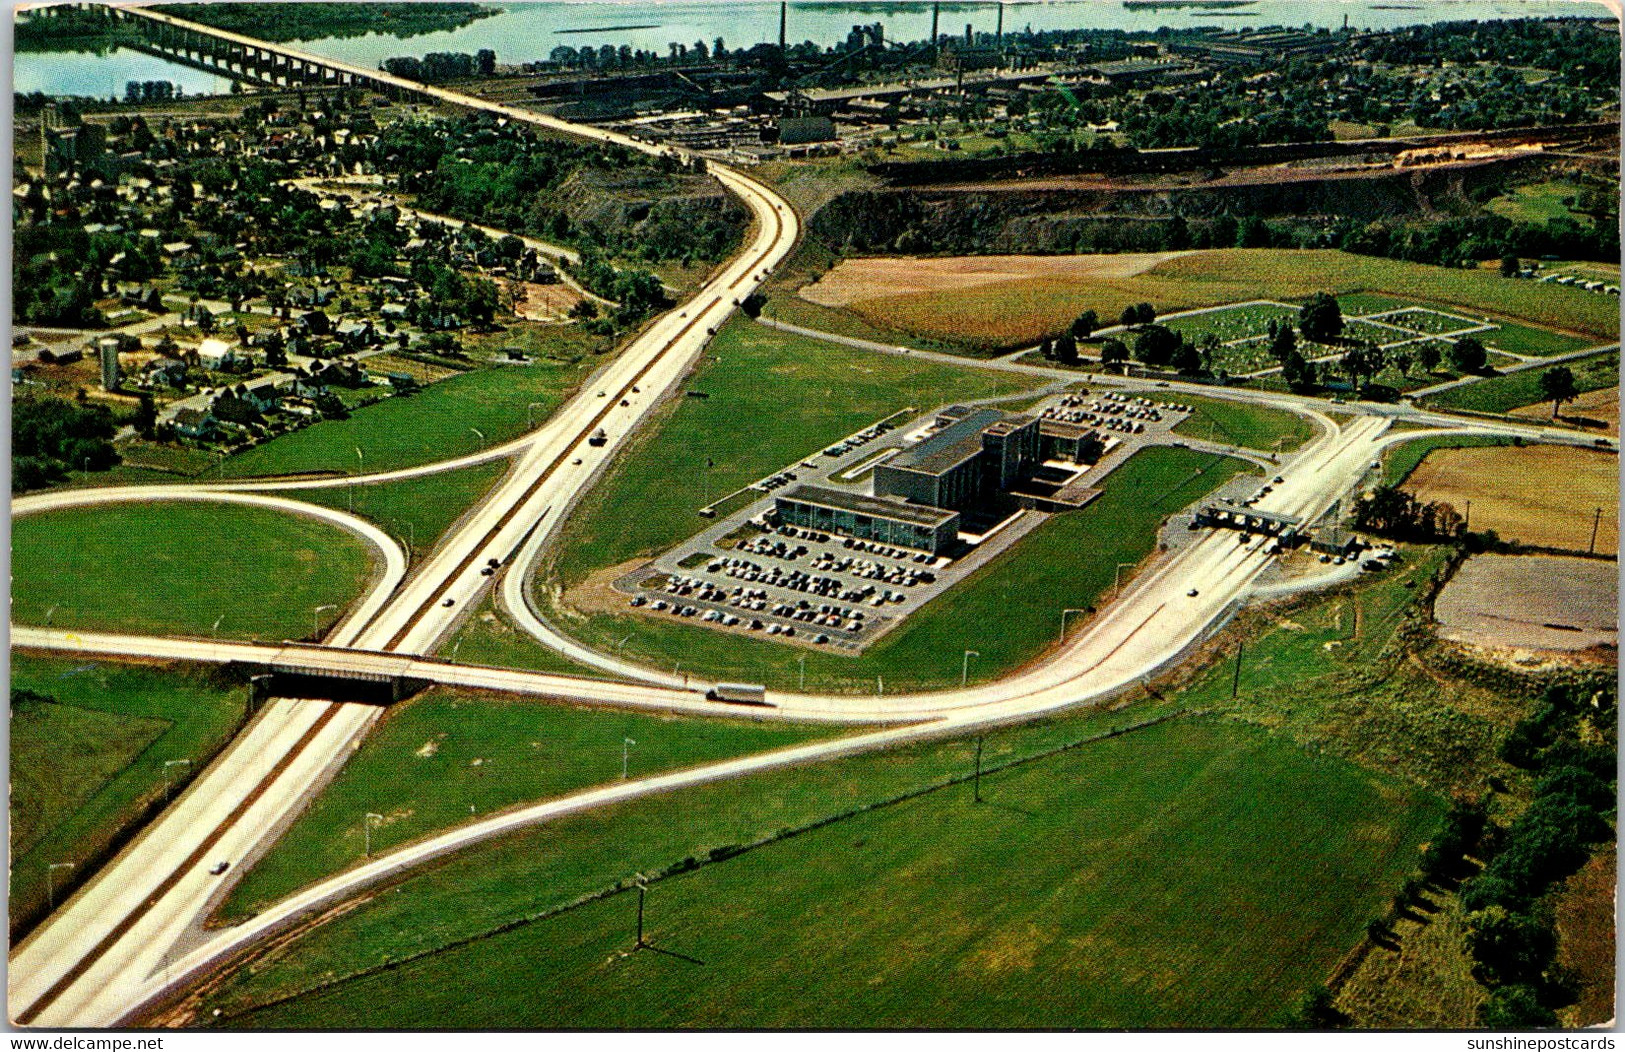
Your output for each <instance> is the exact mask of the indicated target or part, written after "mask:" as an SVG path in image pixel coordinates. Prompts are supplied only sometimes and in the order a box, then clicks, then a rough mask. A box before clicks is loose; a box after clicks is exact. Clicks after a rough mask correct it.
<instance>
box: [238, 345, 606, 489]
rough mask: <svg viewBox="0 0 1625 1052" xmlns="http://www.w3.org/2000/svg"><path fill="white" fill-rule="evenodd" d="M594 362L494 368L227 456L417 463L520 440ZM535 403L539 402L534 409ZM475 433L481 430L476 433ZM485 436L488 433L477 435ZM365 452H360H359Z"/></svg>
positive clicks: (314, 463) (332, 464)
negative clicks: (518, 438) (359, 451)
mask: <svg viewBox="0 0 1625 1052" xmlns="http://www.w3.org/2000/svg"><path fill="white" fill-rule="evenodd" d="M592 364H594V363H592V362H591V361H588V362H586V363H584V364H581V363H578V364H562V363H559V362H540V363H536V364H530V365H506V366H492V367H490V368H485V369H476V370H473V371H471V372H467V373H462V374H461V375H458V376H454V377H451V378H450V379H448V380H442V381H440V382H439V383H436V384H433V385H431V386H429V387H426V388H424V389H423V390H421V391H418V392H416V393H413V394H410V395H404V396H398V397H394V398H386V399H384V400H383V401H382V402H379V403H377V404H375V405H370V406H366V407H364V408H361V409H358V410H356V411H355V412H354V413H352V414H351V415H350V417H349V419H346V420H324V421H322V422H320V423H317V424H313V425H311V426H310V427H307V428H304V429H303V430H300V431H295V432H292V433H291V434H286V435H282V436H280V437H278V438H275V439H272V440H271V441H269V442H267V443H265V444H264V445H259V446H255V447H254V448H253V449H249V450H247V451H245V452H242V453H239V454H237V455H236V456H233V457H230V458H228V459H227V460H226V461H225V463H224V465H222V471H223V472H224V474H225V475H226V476H227V477H231V478H247V477H253V476H261V475H289V474H296V473H299V472H315V471H329V472H335V473H338V474H350V473H353V472H355V471H356V469H357V468H358V467H360V468H362V469H364V470H365V471H368V472H374V471H391V470H394V469H396V468H408V467H416V466H417V465H419V464H428V463H432V462H434V461H438V460H449V459H451V458H452V457H458V456H463V455H465V454H468V453H475V452H478V451H479V450H481V449H485V448H487V447H489V446H493V445H497V444H499V443H502V442H506V441H508V440H510V439H513V438H517V437H518V436H520V435H521V434H523V433H525V432H526V431H528V430H529V429H530V419H532V417H534V419H535V420H537V421H538V422H539V421H541V420H543V419H545V418H546V416H547V414H549V413H551V412H553V410H555V409H557V408H558V407H559V405H560V404H562V403H563V401H564V398H565V396H566V394H567V393H568V392H569V391H570V389H571V388H573V387H574V386H575V385H576V384H577V383H579V382H580V381H581V379H582V378H583V377H584V376H585V373H586V370H587V369H588V368H589V367H590V366H591V365H592ZM533 402H540V403H541V405H539V406H537V407H536V408H535V409H534V410H532V409H530V405H531V403H533ZM476 431H478V432H479V434H476ZM482 434H483V436H484V437H483V438H482V437H480V436H481V435H482ZM358 448H359V449H360V450H361V451H362V454H363V456H362V458H360V459H358V458H357V457H356V450H357V449H358Z"/></svg>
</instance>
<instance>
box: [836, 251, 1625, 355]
mask: <svg viewBox="0 0 1625 1052" xmlns="http://www.w3.org/2000/svg"><path fill="white" fill-rule="evenodd" d="M863 262H864V261H861V260H859V261H854V262H853V263H849V264H847V265H848V266H852V265H861V264H862V263H863ZM879 262H882V263H883V262H885V261H879ZM974 263H975V260H974V258H973V257H968V258H967V265H973V264H974ZM1319 291H1329V292H1333V293H1339V294H1341V293H1355V292H1369V293H1376V294H1388V295H1393V296H1399V297H1403V298H1405V300H1406V301H1407V302H1411V303H1415V302H1419V301H1421V302H1427V303H1431V304H1437V305H1440V306H1442V307H1446V308H1450V307H1454V308H1458V309H1464V310H1470V311H1473V312H1475V313H1476V314H1478V315H1485V316H1489V317H1491V318H1492V319H1507V320H1512V319H1516V320H1519V321H1524V322H1529V323H1533V324H1535V325H1540V326H1548V327H1550V328H1553V329H1558V330H1561V331H1564V332H1569V333H1573V334H1576V335H1578V336H1582V337H1591V338H1596V339H1598V340H1599V341H1600V340H1611V339H1617V338H1618V335H1619V317H1618V313H1617V311H1618V307H1617V304H1616V303H1615V301H1614V300H1613V299H1612V298H1611V297H1607V296H1595V295H1592V294H1590V293H1587V292H1584V291H1580V290H1576V289H1572V288H1567V287H1564V286H1558V285H1550V284H1543V283H1540V282H1531V281H1518V280H1514V279H1508V278H1502V277H1501V276H1500V275H1499V274H1497V273H1494V272H1490V271H1483V270H1453V269H1448V268H1444V267H1432V266H1427V265H1425V264H1419V263H1405V262H1401V261H1398V260H1390V259H1381V258H1377V257H1373V256H1358V255H1353V254H1351V253H1346V252H1339V251H1336V250H1333V249H1311V250H1297V249H1217V250H1210V251H1202V252H1191V253H1187V254H1184V255H1180V256H1177V257H1175V258H1173V259H1169V260H1165V261H1163V262H1161V263H1159V264H1157V265H1156V266H1154V267H1152V268H1151V269H1150V270H1147V271H1146V272H1145V273H1142V274H1136V275H1132V276H1126V277H1096V278H1090V279H1087V280H1084V279H1076V280H1071V279H1067V278H1065V277H1058V276H1054V275H1050V276H1045V277H1037V278H1031V279H1015V280H1010V281H1003V282H998V283H994V284H987V285H981V286H978V287H975V288H969V289H952V290H945V291H935V292H918V293H909V294H905V295H891V296H879V297H876V298H870V299H862V298H860V299H856V300H854V301H852V302H851V303H850V304H849V305H848V306H847V307H846V309H847V310H849V311H851V312H853V313H855V314H857V315H858V316H859V317H861V318H864V319H865V320H867V321H868V322H870V323H871V324H874V325H878V326H882V327H885V328H888V329H891V330H894V331H898V332H904V333H918V334H921V335H923V336H927V337H933V338H936V339H947V340H955V341H960V342H962V343H963V344H965V345H966V346H967V347H968V348H972V349H977V348H981V349H989V348H995V347H999V348H1002V347H1017V346H1026V345H1030V344H1032V343H1034V342H1036V341H1037V340H1039V339H1041V338H1042V337H1043V336H1045V335H1049V334H1054V333H1057V332H1060V331H1061V330H1062V329H1064V328H1065V327H1066V326H1068V325H1070V324H1071V322H1072V319H1074V318H1076V317H1077V316H1078V315H1079V314H1080V313H1082V312H1083V311H1084V310H1088V309H1093V310H1095V311H1096V312H1097V313H1098V314H1099V315H1100V317H1101V318H1102V319H1106V320H1108V321H1110V320H1115V319H1116V318H1117V317H1118V316H1119V315H1120V314H1121V313H1122V311H1123V308H1124V307H1126V306H1128V305H1130V304H1134V303H1140V302H1150V303H1151V304H1152V305H1153V306H1154V307H1155V308H1156V309H1157V310H1158V311H1159V312H1160V313H1168V312H1171V311H1179V310H1190V309H1194V308H1198V307H1213V306H1218V305H1221V304H1227V303H1238V302H1243V301H1249V300H1256V299H1274V300H1287V301H1296V300H1301V299H1305V298H1307V297H1308V296H1310V295H1313V294H1314V293H1316V292H1319ZM1492 342H1493V341H1492ZM1533 353H1551V352H1548V351H1545V350H1541V351H1536V352H1533Z"/></svg>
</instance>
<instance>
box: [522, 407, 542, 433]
mask: <svg viewBox="0 0 1625 1052" xmlns="http://www.w3.org/2000/svg"><path fill="white" fill-rule="evenodd" d="M544 404H545V403H543V402H532V403H530V405H528V406H526V407H525V423H526V424H528V425H529V426H530V427H532V428H535V426H536V407H537V406H539V405H544Z"/></svg>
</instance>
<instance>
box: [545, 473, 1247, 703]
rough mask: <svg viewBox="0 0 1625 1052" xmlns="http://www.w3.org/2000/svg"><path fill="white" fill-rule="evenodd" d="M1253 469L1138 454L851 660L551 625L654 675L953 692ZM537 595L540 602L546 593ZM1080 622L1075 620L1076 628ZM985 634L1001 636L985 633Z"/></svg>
mask: <svg viewBox="0 0 1625 1052" xmlns="http://www.w3.org/2000/svg"><path fill="white" fill-rule="evenodd" d="M1250 470H1252V468H1251V466H1250V465H1248V464H1246V463H1244V462H1242V461H1239V460H1235V459H1232V458H1227V457H1216V456H1213V455H1211V454H1207V453H1199V452H1196V451H1194V450H1187V449H1173V448H1151V449H1146V450H1142V451H1141V452H1139V453H1137V454H1135V455H1134V456H1133V457H1132V458H1131V459H1130V460H1129V461H1128V463H1126V464H1124V465H1123V466H1122V467H1120V468H1118V469H1117V470H1116V471H1115V472H1113V473H1112V474H1111V475H1110V476H1109V477H1108V478H1107V479H1106V481H1105V484H1104V493H1103V494H1102V495H1101V496H1100V497H1099V498H1097V499H1096V500H1094V501H1093V502H1091V503H1090V504H1089V505H1088V506H1087V507H1085V508H1083V509H1081V510H1078V511H1072V512H1066V513H1064V514H1060V515H1056V516H1054V517H1053V518H1051V519H1050V520H1049V521H1047V522H1045V523H1043V524H1042V525H1041V526H1039V528H1038V529H1036V530H1034V531H1033V532H1032V533H1031V534H1030V535H1028V536H1027V537H1025V538H1023V539H1022V541H1021V542H1020V543H1019V544H1018V545H1016V546H1015V547H1014V548H1012V549H1011V550H1010V551H1008V552H1006V553H1004V554H1002V555H1000V556H999V557H998V558H996V559H994V560H993V561H992V562H990V563H989V564H988V565H986V566H984V567H982V568H981V569H979V570H977V571H976V572H975V573H974V574H972V575H971V576H970V577H969V578H968V579H967V580H965V581H964V582H962V583H961V584H959V585H957V586H955V587H954V589H953V590H952V592H951V593H949V594H947V595H944V596H942V597H941V598H940V599H938V600H936V601H934V602H932V603H929V604H927V605H926V606H925V607H924V608H922V609H921V610H919V611H918V612H916V613H915V614H913V615H911V616H910V617H909V618H908V620H907V621H905V622H904V623H903V624H902V625H900V626H898V627H897V628H894V629H893V630H892V631H891V632H890V633H888V634H887V635H886V636H884V637H882V638H881V639H880V640H878V641H877V642H875V643H874V644H873V645H871V646H870V647H869V648H868V649H867V650H866V651H865V652H864V653H863V654H862V655H861V656H858V657H851V656H843V655H839V654H834V653H828V652H819V651H808V650H803V649H800V648H796V647H791V646H786V645H784V644H781V643H773V642H770V641H768V640H764V639H753V638H750V637H745V636H739V635H736V634H723V633H720V632H714V631H711V630H708V629H706V628H703V627H699V626H696V625H692V624H688V623H685V622H681V621H678V620H675V619H673V618H670V617H664V618H662V617H659V616H658V615H633V614H631V613H627V614H607V613H604V614H588V615H582V614H579V613H577V612H575V611H573V610H572V611H569V612H567V613H564V614H562V615H561V616H559V617H557V618H556V619H555V621H556V623H558V624H560V625H561V627H563V628H564V629H565V630H567V631H569V632H570V633H571V634H573V635H575V636H576V637H578V638H580V639H582V640H583V641H585V642H587V643H590V644H592V645H595V646H597V647H598V648H600V649H606V650H614V651H615V652H617V653H621V654H624V655H625V656H627V657H629V658H633V659H636V660H640V661H642V662H643V663H645V664H648V665H651V666H656V667H671V666H673V665H674V664H675V663H678V662H680V663H681V665H682V667H683V668H687V669H691V670H693V671H695V672H696V673H697V674H704V675H707V676H710V677H713V678H716V679H720V680H724V681H744V682H752V683H763V684H766V685H767V686H768V687H770V688H776V689H795V688H799V686H800V684H801V675H802V671H803V665H802V662H801V658H802V656H803V655H805V658H806V660H805V675H806V688H807V689H808V690H825V691H837V692H842V693H850V694H861V693H870V692H873V691H875V690H876V689H878V688H880V687H882V686H883V687H884V689H885V690H886V691H892V692H903V691H913V690H940V689H945V688H948V687H951V686H957V685H958V684H959V681H960V676H961V672H962V669H961V661H960V658H961V655H962V653H963V651H965V650H966V649H974V650H977V651H979V652H980V654H981V656H980V657H979V658H977V659H976V660H975V661H974V662H972V663H971V665H970V681H971V682H988V681H990V680H993V679H996V678H998V677H1000V676H1005V675H1008V674H1010V673H1011V672H1013V671H1015V670H1016V669H1018V668H1020V667H1021V666H1023V665H1025V664H1026V663H1028V662H1030V661H1033V660H1035V659H1036V658H1038V657H1039V656H1041V655H1042V654H1043V653H1044V652H1045V651H1046V650H1048V649H1049V648H1050V647H1052V646H1054V645H1055V643H1056V633H1057V630H1058V627H1059V618H1060V613H1061V610H1063V609H1065V608H1067V607H1073V608H1077V609H1083V608H1086V607H1090V606H1093V605H1094V604H1095V603H1097V602H1098V601H1099V600H1100V597H1101V595H1102V594H1104V593H1105V592H1106V591H1107V590H1109V589H1110V588H1111V587H1112V582H1113V579H1114V571H1115V569H1116V565H1117V564H1118V563H1123V562H1127V563H1138V562H1139V561H1141V560H1142V559H1144V558H1146V556H1148V555H1149V554H1151V552H1152V551H1153V549H1154V548H1155V546H1156V530H1157V528H1158V526H1159V525H1160V523H1161V521H1162V519H1164V518H1165V517H1167V516H1169V515H1172V514H1174V513H1175V512H1177V511H1179V510H1180V509H1182V508H1184V507H1185V506H1187V505H1189V504H1191V503H1192V502H1194V501H1196V500H1198V499H1199V498H1201V497H1202V495H1203V494H1206V493H1208V492H1210V491H1212V490H1213V489H1215V488H1217V487H1218V486H1220V485H1222V484H1223V483H1224V482H1225V481H1227V480H1228V479H1229V478H1231V477H1232V476H1234V475H1235V474H1237V473H1239V472H1242V471H1250ZM685 529H687V527H685ZM681 536H682V535H681V534H679V535H677V536H673V537H670V538H669V539H668V540H667V542H666V543H667V544H670V543H674V542H675V541H677V540H680V539H681ZM1126 577H1127V575H1125V579H1126ZM537 591H538V594H539V595H543V594H546V589H545V588H538V589H537ZM565 602H566V603H568V602H569V597H568V595H567V596H566V599H565ZM1081 621H1082V618H1076V619H1074V621H1073V624H1074V626H1076V625H1078V624H1079V622H1081ZM992 625H997V626H998V630H997V631H990V630H989V626H992ZM877 677H879V680H880V681H881V682H877Z"/></svg>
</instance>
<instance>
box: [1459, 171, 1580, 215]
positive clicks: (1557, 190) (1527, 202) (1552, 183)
mask: <svg viewBox="0 0 1625 1052" xmlns="http://www.w3.org/2000/svg"><path fill="white" fill-rule="evenodd" d="M1580 192H1581V188H1580V187H1579V186H1576V185H1575V184H1574V183H1571V182H1568V181H1566V180H1561V179H1549V180H1545V181H1543V182H1539V183H1529V184H1526V185H1524V186H1518V187H1514V188H1513V189H1512V192H1511V193H1507V194H1503V195H1501V196H1500V197H1497V198H1496V199H1495V200H1493V201H1491V202H1490V203H1489V204H1487V205H1485V206H1484V207H1486V208H1488V209H1489V210H1490V211H1491V212H1494V213H1495V214H1496V215H1498V216H1505V217H1506V218H1508V219H1510V220H1512V221H1513V222H1515V223H1546V222H1548V221H1550V220H1553V219H1564V218H1568V219H1574V220H1576V221H1577V222H1579V223H1580V224H1581V225H1582V226H1585V225H1589V224H1590V219H1589V218H1588V217H1586V216H1582V215H1580V214H1578V213H1576V212H1573V211H1571V210H1570V209H1569V206H1568V205H1566V204H1564V203H1563V201H1564V199H1565V198H1566V199H1568V200H1569V201H1573V200H1574V199H1575V197H1576V196H1577V195H1579V193H1580Z"/></svg>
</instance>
